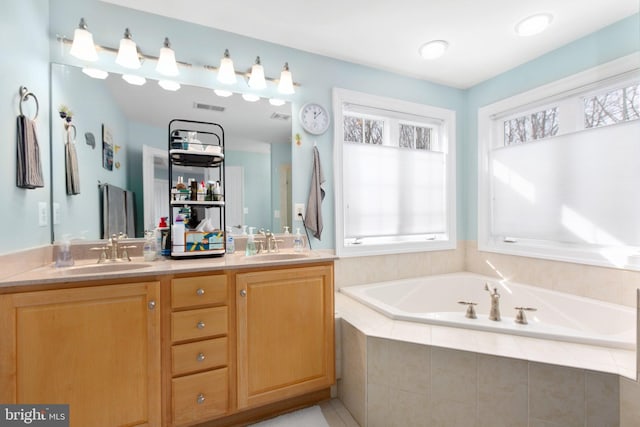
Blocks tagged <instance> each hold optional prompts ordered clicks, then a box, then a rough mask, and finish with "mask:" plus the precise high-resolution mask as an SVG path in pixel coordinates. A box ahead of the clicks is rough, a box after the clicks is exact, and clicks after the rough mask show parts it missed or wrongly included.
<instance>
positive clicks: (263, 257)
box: [248, 252, 309, 261]
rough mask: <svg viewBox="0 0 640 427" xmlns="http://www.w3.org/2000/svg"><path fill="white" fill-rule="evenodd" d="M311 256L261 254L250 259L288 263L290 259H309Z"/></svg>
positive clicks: (286, 253)
mask: <svg viewBox="0 0 640 427" xmlns="http://www.w3.org/2000/svg"><path fill="white" fill-rule="evenodd" d="M308 257H309V255H308V254H305V253H299V252H296V253H290V252H278V253H272V254H259V255H254V256H252V257H248V258H249V259H254V260H256V261H286V260H290V259H301V258H308Z"/></svg>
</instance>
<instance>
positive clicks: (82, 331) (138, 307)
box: [0, 281, 161, 427]
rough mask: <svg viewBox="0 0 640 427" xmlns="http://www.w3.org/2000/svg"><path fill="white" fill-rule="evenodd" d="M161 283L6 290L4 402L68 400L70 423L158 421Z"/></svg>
mask: <svg viewBox="0 0 640 427" xmlns="http://www.w3.org/2000/svg"><path fill="white" fill-rule="evenodd" d="M159 288H160V285H159V282H155V281H150V282H142V283H124V284H100V285H95V286H94V285H93V284H92V286H90V287H79V288H73V289H56V290H42V291H34V292H24V293H12V294H5V295H0V330H1V336H2V344H1V345H0V384H1V385H2V386H0V402H3V403H26V404H57V403H60V404H69V411H70V425H71V426H72V427H77V426H95V427H99V426H105V427H114V426H158V425H160V424H161V420H160V418H161V412H160V310H159V305H158V302H159V301H158V299H159V291H160V289H159Z"/></svg>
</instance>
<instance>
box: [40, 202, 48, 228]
mask: <svg viewBox="0 0 640 427" xmlns="http://www.w3.org/2000/svg"><path fill="white" fill-rule="evenodd" d="M47 224H49V212H47V202H38V225H39V226H40V227H46V226H47Z"/></svg>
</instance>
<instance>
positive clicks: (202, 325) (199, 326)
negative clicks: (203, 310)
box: [196, 320, 204, 329]
mask: <svg viewBox="0 0 640 427" xmlns="http://www.w3.org/2000/svg"><path fill="white" fill-rule="evenodd" d="M196 328H198V329H204V322H203V321H202V320H201V321H199V322H198V324H197V325H196Z"/></svg>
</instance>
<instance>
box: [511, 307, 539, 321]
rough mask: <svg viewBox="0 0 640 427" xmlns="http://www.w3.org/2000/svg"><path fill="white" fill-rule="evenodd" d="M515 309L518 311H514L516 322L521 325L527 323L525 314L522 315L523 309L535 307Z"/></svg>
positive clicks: (528, 309) (527, 309) (533, 309)
mask: <svg viewBox="0 0 640 427" xmlns="http://www.w3.org/2000/svg"><path fill="white" fill-rule="evenodd" d="M515 309H516V310H518V312H517V313H516V323H519V324H521V325H526V324H527V323H529V322H527V316H525V315H524V312H525V311H536V310H537V308H534V307H515Z"/></svg>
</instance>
